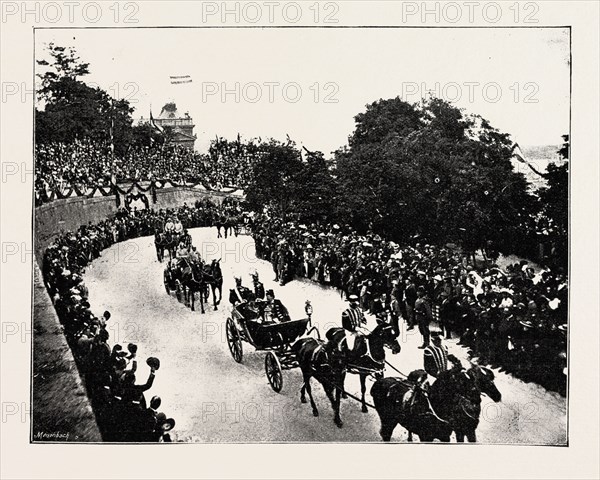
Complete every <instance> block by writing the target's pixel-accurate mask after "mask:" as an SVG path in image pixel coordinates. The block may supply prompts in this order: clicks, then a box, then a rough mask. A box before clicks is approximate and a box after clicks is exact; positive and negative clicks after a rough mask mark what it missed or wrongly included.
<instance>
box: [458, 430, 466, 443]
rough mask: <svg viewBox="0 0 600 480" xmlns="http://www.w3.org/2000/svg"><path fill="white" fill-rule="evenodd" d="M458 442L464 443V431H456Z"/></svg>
mask: <svg viewBox="0 0 600 480" xmlns="http://www.w3.org/2000/svg"><path fill="white" fill-rule="evenodd" d="M456 441H457V443H463V442H464V441H465V434H464V433H463V432H456Z"/></svg>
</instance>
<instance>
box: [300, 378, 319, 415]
mask: <svg viewBox="0 0 600 480" xmlns="http://www.w3.org/2000/svg"><path fill="white" fill-rule="evenodd" d="M304 387H306V392H307V393H308V398H309V399H310V406H311V407H312V411H313V415H314V416H315V417H318V416H319V411H318V410H317V405H316V404H315V401H314V399H313V396H312V388H311V387H310V375H307V374H304Z"/></svg>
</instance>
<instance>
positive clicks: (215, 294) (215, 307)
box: [211, 285, 218, 310]
mask: <svg viewBox="0 0 600 480" xmlns="http://www.w3.org/2000/svg"><path fill="white" fill-rule="evenodd" d="M211 290H212V296H213V306H214V309H215V310H217V305H218V303H217V287H216V286H215V285H212V287H211Z"/></svg>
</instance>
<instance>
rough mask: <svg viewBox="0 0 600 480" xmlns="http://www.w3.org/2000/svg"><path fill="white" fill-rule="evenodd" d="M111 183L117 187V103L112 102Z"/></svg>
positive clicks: (112, 100)
mask: <svg viewBox="0 0 600 480" xmlns="http://www.w3.org/2000/svg"><path fill="white" fill-rule="evenodd" d="M110 160H111V162H110V169H111V172H110V181H111V182H112V184H113V185H115V186H116V185H117V174H116V172H115V170H116V166H115V101H114V99H111V101H110Z"/></svg>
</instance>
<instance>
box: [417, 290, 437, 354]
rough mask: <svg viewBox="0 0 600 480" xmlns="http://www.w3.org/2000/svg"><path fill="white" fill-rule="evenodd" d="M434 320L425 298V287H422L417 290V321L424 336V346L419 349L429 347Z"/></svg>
mask: <svg viewBox="0 0 600 480" xmlns="http://www.w3.org/2000/svg"><path fill="white" fill-rule="evenodd" d="M432 319H433V316H432V314H431V306H430V305H429V302H428V301H427V298H426V297H425V287H423V286H420V287H419V288H418V289H417V301H416V302H415V320H416V322H417V324H418V325H419V331H420V332H421V335H423V345H421V346H420V347H419V348H420V349H424V348H425V347H427V345H429V323H430V322H431V320H432Z"/></svg>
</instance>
